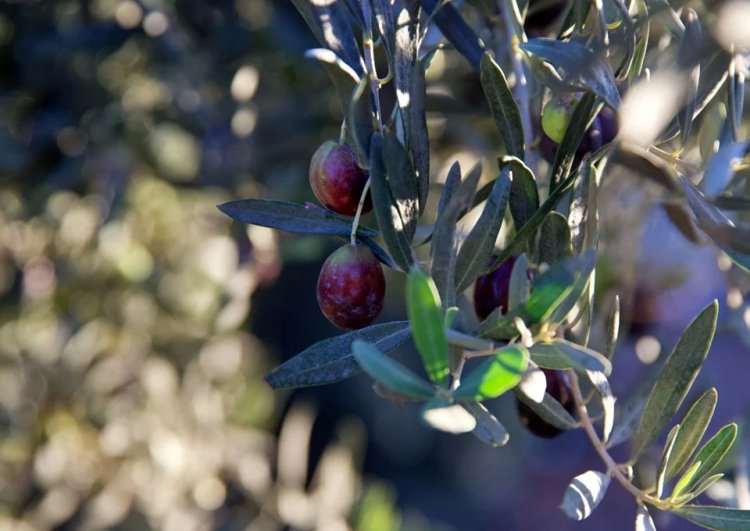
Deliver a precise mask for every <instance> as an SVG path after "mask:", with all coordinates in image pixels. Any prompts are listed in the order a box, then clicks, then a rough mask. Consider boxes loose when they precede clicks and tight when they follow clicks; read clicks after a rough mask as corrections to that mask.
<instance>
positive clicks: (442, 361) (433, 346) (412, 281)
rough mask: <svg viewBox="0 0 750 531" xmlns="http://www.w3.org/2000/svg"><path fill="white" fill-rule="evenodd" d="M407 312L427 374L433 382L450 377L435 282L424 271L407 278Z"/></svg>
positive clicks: (445, 340)
mask: <svg viewBox="0 0 750 531" xmlns="http://www.w3.org/2000/svg"><path fill="white" fill-rule="evenodd" d="M406 310H407V313H408V315H409V322H411V326H412V337H413V338H414V343H415V344H416V345H417V349H418V350H419V353H420V355H421V356H422V362H423V363H424V368H425V371H426V372H427V375H428V376H429V377H430V380H431V381H432V382H433V383H437V384H440V383H443V382H444V380H445V378H446V377H447V376H448V340H447V338H446V335H445V326H444V321H443V312H442V309H441V306H440V296H439V295H438V292H437V288H436V287H435V283H434V282H433V281H432V279H431V278H430V277H428V276H427V275H426V274H425V273H424V272H423V271H422V270H421V269H419V268H417V267H413V268H412V269H411V271H409V276H408V277H407V279H406Z"/></svg>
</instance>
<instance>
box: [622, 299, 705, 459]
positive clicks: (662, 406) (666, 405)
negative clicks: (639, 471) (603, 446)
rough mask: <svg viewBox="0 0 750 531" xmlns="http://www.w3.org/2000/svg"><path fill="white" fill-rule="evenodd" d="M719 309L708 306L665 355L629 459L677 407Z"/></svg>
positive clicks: (651, 439)
mask: <svg viewBox="0 0 750 531" xmlns="http://www.w3.org/2000/svg"><path fill="white" fill-rule="evenodd" d="M718 311H719V306H718V304H717V302H716V301H714V302H713V303H711V304H710V305H708V306H707V307H706V308H705V309H704V310H703V311H702V312H701V313H700V315H698V317H696V318H695V319H694V320H693V322H692V323H690V325H689V326H688V327H687V329H686V330H685V332H684V333H683V334H682V337H681V338H680V341H679V342H678V343H677V346H676V347H675V349H674V350H673V351H672V353H671V354H670V355H669V358H668V359H667V361H666V363H665V365H664V367H663V368H662V371H661V374H660V375H659V378H658V380H657V381H656V384H655V385H654V387H653V390H652V391H651V394H650V395H649V399H648V403H647V405H646V409H645V410H644V412H643V417H642V419H641V423H640V425H639V426H638V430H637V431H636V433H635V435H634V436H633V445H632V450H631V454H630V455H631V459H632V460H635V459H637V458H638V457H639V456H640V455H641V454H642V453H643V451H644V450H646V448H648V447H649V446H650V445H651V443H652V442H654V440H656V438H657V437H658V436H659V433H661V431H662V429H663V428H664V426H665V425H666V424H667V422H669V419H670V418H672V415H674V413H675V411H677V409H678V408H679V407H680V404H682V401H683V400H684V399H685V395H687V393H688V391H689V390H690V386H691V385H692V383H693V381H694V380H695V378H696V377H697V376H698V372H699V371H700V368H701V366H702V365H703V361H704V360H705V359H706V356H707V355H708V349H709V347H710V345H711V342H712V341H713V337H714V331H715V330H716V317H717V314H718Z"/></svg>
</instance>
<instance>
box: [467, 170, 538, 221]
mask: <svg viewBox="0 0 750 531" xmlns="http://www.w3.org/2000/svg"><path fill="white" fill-rule="evenodd" d="M505 168H509V169H510V171H511V172H512V177H513V184H511V187H510V213H511V215H512V216H513V223H514V224H515V226H516V230H519V229H520V228H521V227H523V226H524V225H525V224H526V222H528V221H529V220H530V219H531V217H532V216H533V215H534V212H536V211H537V210H538V209H539V190H538V189H537V185H536V179H535V178H534V174H533V173H532V172H531V170H530V169H529V168H528V166H526V165H525V164H524V163H523V161H521V160H519V159H518V158H516V157H509V156H505V157H503V158H502V159H501V160H500V170H501V171H502V170H503V169H505ZM477 195H479V194H477Z"/></svg>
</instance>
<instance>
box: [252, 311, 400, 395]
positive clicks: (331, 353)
mask: <svg viewBox="0 0 750 531" xmlns="http://www.w3.org/2000/svg"><path fill="white" fill-rule="evenodd" d="M409 334H410V330H409V322H408V321H396V322H393V323H385V324H376V325H372V326H368V327H367V328H363V329H361V330H357V331H356V332H348V333H346V334H342V335H339V336H336V337H332V338H329V339H324V340H323V341H318V342H317V343H315V344H313V345H310V346H309V347H307V348H306V349H305V350H303V351H302V352H300V353H299V354H297V355H296V356H294V357H293V358H291V359H289V360H287V361H286V362H284V363H282V364H281V365H279V366H278V367H276V368H275V369H273V370H272V371H271V372H269V373H268V374H267V375H266V377H265V379H266V381H267V382H268V383H269V385H270V386H271V387H273V388H274V389H290V388H295V387H306V386H310V385H324V384H329V383H333V382H338V381H340V380H343V379H345V378H349V377H350V376H354V375H355V374H358V373H359V372H360V370H361V369H360V367H359V365H358V364H357V362H356V360H355V359H354V356H353V354H352V343H353V342H354V340H356V339H362V340H365V341H369V342H371V343H372V344H374V345H375V346H376V347H377V348H378V349H380V350H382V351H386V352H387V351H389V350H392V349H394V348H396V347H397V346H399V345H400V344H401V343H403V342H404V341H405V340H406V339H407V338H408V337H409Z"/></svg>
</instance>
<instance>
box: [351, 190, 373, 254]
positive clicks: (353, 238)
mask: <svg viewBox="0 0 750 531" xmlns="http://www.w3.org/2000/svg"><path fill="white" fill-rule="evenodd" d="M369 191H370V178H369V177H368V178H367V182H366V183H365V187H364V188H362V195H360V196H359V203H358V204H357V212H356V213H355V214H354V221H352V233H351V236H350V238H349V242H350V243H351V244H352V245H355V244H356V243H357V229H358V228H359V218H360V217H362V207H363V206H364V204H365V198H366V197H367V192H369Z"/></svg>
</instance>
